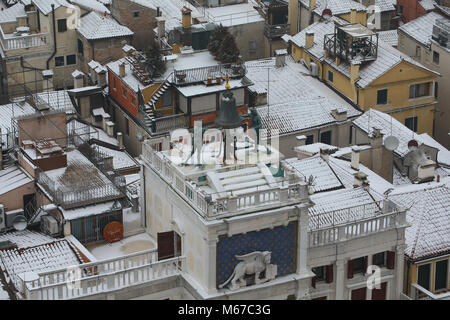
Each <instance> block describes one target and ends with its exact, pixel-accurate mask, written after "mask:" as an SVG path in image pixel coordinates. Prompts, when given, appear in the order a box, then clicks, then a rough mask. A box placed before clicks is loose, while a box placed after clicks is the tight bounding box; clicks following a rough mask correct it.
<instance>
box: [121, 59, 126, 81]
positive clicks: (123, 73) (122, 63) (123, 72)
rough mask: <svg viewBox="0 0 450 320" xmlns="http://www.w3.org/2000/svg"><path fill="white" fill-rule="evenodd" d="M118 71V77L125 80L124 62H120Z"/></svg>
mask: <svg viewBox="0 0 450 320" xmlns="http://www.w3.org/2000/svg"><path fill="white" fill-rule="evenodd" d="M119 71H120V77H121V78H125V76H126V72H125V62H121V63H120V64H119Z"/></svg>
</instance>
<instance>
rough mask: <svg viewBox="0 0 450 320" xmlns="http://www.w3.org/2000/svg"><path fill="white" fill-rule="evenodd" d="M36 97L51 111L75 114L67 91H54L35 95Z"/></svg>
mask: <svg viewBox="0 0 450 320" xmlns="http://www.w3.org/2000/svg"><path fill="white" fill-rule="evenodd" d="M37 96H38V97H39V98H40V99H42V100H43V101H45V102H46V103H47V104H48V105H49V106H50V108H51V109H54V110H66V111H67V112H70V111H71V112H75V108H74V106H73V104H72V101H71V100H70V97H69V94H68V92H67V90H55V91H47V92H40V93H37Z"/></svg>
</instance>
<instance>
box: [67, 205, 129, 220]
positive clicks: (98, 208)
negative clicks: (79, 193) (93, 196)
mask: <svg viewBox="0 0 450 320" xmlns="http://www.w3.org/2000/svg"><path fill="white" fill-rule="evenodd" d="M121 209H122V205H121V204H120V203H119V202H118V201H106V202H101V203H97V204H93V205H88V206H83V207H79V208H74V209H63V208H59V210H60V211H61V213H62V215H63V216H64V219H65V220H67V221H70V220H75V219H79V218H84V217H89V216H94V215H99V214H103V213H107V212H113V211H117V210H121Z"/></svg>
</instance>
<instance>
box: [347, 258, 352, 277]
mask: <svg viewBox="0 0 450 320" xmlns="http://www.w3.org/2000/svg"><path fill="white" fill-rule="evenodd" d="M352 278H353V260H348V262H347V279H352Z"/></svg>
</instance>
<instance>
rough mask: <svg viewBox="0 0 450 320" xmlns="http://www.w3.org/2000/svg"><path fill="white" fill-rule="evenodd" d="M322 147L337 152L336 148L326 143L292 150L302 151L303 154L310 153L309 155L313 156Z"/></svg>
mask: <svg viewBox="0 0 450 320" xmlns="http://www.w3.org/2000/svg"><path fill="white" fill-rule="evenodd" d="M323 147H325V148H328V149H329V150H337V149H338V147H335V146H332V145H329V144H326V143H322V142H316V143H311V144H306V145H303V146H298V147H295V148H294V149H295V150H296V151H304V152H308V153H310V154H311V155H314V154H317V153H319V152H320V149H321V148H323Z"/></svg>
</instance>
